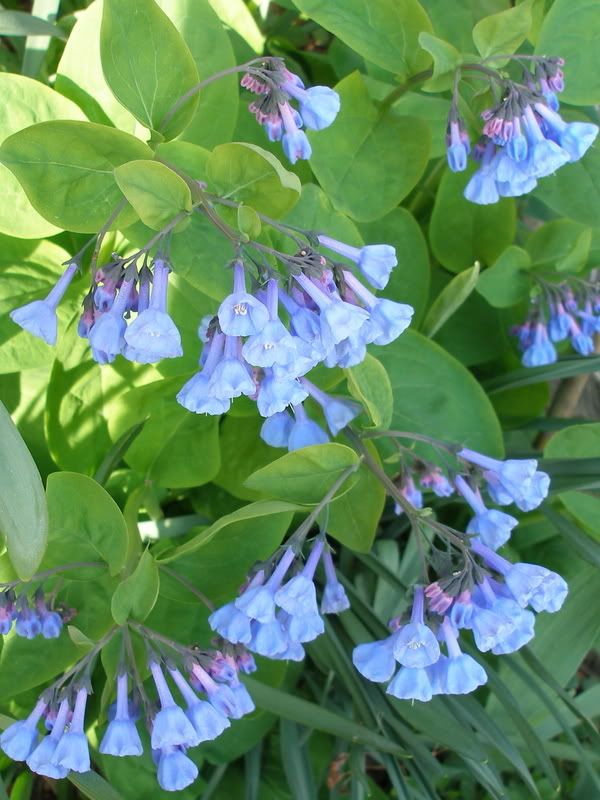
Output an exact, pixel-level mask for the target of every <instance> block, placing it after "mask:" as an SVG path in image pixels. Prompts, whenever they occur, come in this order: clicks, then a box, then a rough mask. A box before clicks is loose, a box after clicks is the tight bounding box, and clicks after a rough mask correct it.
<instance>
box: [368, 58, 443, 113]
mask: <svg viewBox="0 0 600 800" xmlns="http://www.w3.org/2000/svg"><path fill="white" fill-rule="evenodd" d="M432 75H433V69H431V68H429V69H424V70H423V71H422V72H417V73H416V74H415V75H411V77H410V78H408V79H407V80H406V81H404V83H401V84H400V86H396V88H395V89H392V91H391V92H390V93H389V94H387V95H386V96H385V97H384V98H383V100H382V101H381V105H380V111H381V113H382V114H385V112H386V111H387V110H388V108H390V106H392V105H393V104H394V103H395V102H396V100H399V99H400V98H401V97H402V95H404V94H406V92H408V91H410V89H411V88H412V87H413V86H415V85H416V84H417V83H423V81H426V80H428V79H429V78H431V76H432Z"/></svg>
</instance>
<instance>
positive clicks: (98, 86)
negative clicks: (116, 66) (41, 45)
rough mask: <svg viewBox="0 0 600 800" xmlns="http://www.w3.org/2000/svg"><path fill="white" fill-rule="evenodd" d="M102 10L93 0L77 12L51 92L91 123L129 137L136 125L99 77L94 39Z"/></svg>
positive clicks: (97, 43)
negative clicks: (124, 133) (74, 106)
mask: <svg viewBox="0 0 600 800" xmlns="http://www.w3.org/2000/svg"><path fill="white" fill-rule="evenodd" d="M102 10H103V7H102V0H93V2H92V3H91V4H90V5H89V6H88V7H87V8H86V9H84V10H81V11H78V12H77V14H76V20H77V21H76V23H75V27H74V28H73V30H72V31H71V33H70V34H69V39H68V41H67V44H66V46H65V49H64V51H63V54H62V56H61V59H60V61H59V63H58V67H57V75H56V84H55V88H56V91H57V92H60V93H61V94H62V95H65V97H68V98H70V99H71V100H72V101H73V102H74V103H77V105H78V106H79V108H81V109H82V110H83V111H84V112H85V114H86V116H87V118H88V119H89V120H90V121H91V122H101V123H103V124H105V125H115V126H116V127H118V128H120V129H121V130H123V131H127V132H128V133H133V132H134V130H135V127H136V125H139V123H138V122H137V121H136V119H135V117H134V116H133V115H132V114H130V113H129V111H127V109H125V108H123V106H122V105H121V104H120V103H119V101H118V100H117V99H116V98H115V96H114V95H113V93H112V92H111V90H110V88H109V86H108V84H107V83H106V80H105V79H104V75H103V74H102V63H101V61H100V36H99V35H98V31H99V30H100V25H101V24H102Z"/></svg>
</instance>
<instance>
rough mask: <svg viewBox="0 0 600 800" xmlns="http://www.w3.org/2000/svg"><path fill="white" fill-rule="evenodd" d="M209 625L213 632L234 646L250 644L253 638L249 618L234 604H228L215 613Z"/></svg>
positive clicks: (210, 618)
mask: <svg viewBox="0 0 600 800" xmlns="http://www.w3.org/2000/svg"><path fill="white" fill-rule="evenodd" d="M208 623H209V625H210V627H211V628H212V630H213V631H216V632H217V633H220V634H221V636H222V637H223V638H224V639H227V641H229V642H231V643H232V644H248V642H249V641H250V639H251V638H252V632H251V630H250V620H249V618H248V617H247V616H246V614H244V613H243V611H240V610H239V609H238V608H236V606H235V604H234V603H227V604H226V605H224V606H221V608H217V610H216V611H213V612H212V614H211V615H210V616H209V618H208Z"/></svg>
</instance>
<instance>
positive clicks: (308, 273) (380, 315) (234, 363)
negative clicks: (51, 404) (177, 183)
mask: <svg viewBox="0 0 600 800" xmlns="http://www.w3.org/2000/svg"><path fill="white" fill-rule="evenodd" d="M321 238H322V239H326V237H321ZM325 246H327V247H329V248H330V249H334V248H338V252H339V251H340V250H342V249H343V250H344V255H347V256H348V257H354V258H355V259H356V260H357V263H358V266H359V269H361V268H362V269H364V270H365V271H368V272H369V273H370V274H372V275H373V274H375V273H376V274H377V276H378V283H379V284H382V285H385V283H386V282H387V277H388V276H389V272H390V270H391V268H392V267H393V266H394V264H395V263H396V258H395V253H394V250H393V248H387V247H386V246H374V247H373V248H371V247H368V246H367V247H363V248H361V249H356V253H353V252H351V251H352V250H354V248H346V245H343V243H341V242H336V241H334V240H330V239H326V241H325ZM372 250H375V251H377V252H376V253H372V252H371V251H372ZM292 261H293V266H294V271H293V272H292V275H291V278H290V281H289V283H290V285H289V286H288V288H287V291H286V290H285V289H283V288H282V287H281V286H280V285H279V280H278V279H277V278H275V277H270V278H268V279H267V281H266V286H265V287H264V288H262V287H259V288H257V289H256V291H255V292H254V293H251V292H248V290H247V285H246V267H245V265H244V262H243V261H242V260H241V259H238V260H236V261H235V262H234V265H233V291H232V293H231V294H230V295H228V296H227V297H226V298H225V300H223V302H222V303H221V306H220V307H219V310H218V314H217V316H216V318H213V319H211V320H209V321H207V322H206V325H205V326H203V327H202V338H203V340H204V350H203V353H202V357H201V359H200V363H201V370H200V372H198V373H197V374H196V375H194V376H193V377H192V378H191V379H190V380H189V381H188V382H187V383H186V384H185V386H183V388H182V389H181V391H180V392H179V394H178V395H177V400H178V401H179V403H180V404H181V405H183V406H184V407H185V408H187V409H188V410H190V411H194V412H195V413H197V414H200V413H208V414H223V413H225V412H226V411H227V410H228V409H229V407H230V405H231V401H232V400H233V399H234V398H235V397H239V396H240V395H245V396H247V397H249V398H252V399H254V400H256V404H257V407H258V410H259V412H260V414H261V415H262V416H264V417H269V418H272V417H273V416H274V415H281V414H282V412H285V411H286V408H287V407H288V406H291V407H292V408H293V410H294V417H295V422H294V421H293V420H292V418H291V417H290V416H289V414H283V415H282V416H277V417H275V419H274V420H273V419H270V420H269V421H268V422H269V424H268V425H267V426H266V427H265V428H264V429H263V438H264V439H265V441H267V442H269V443H270V444H274V445H275V446H280V447H290V448H291V449H293V448H294V447H300V446H303V445H305V444H313V443H318V442H322V441H326V440H327V435H326V434H325V432H324V431H323V430H322V429H320V428H319V427H318V426H316V424H315V423H311V422H310V420H308V418H307V416H306V414H305V412H304V409H303V407H302V402H303V401H304V400H305V399H306V398H307V397H308V396H309V395H311V396H312V397H313V398H314V399H315V400H316V401H317V403H319V404H320V405H321V406H322V408H323V409H324V411H325V417H326V420H327V424H328V426H329V429H330V431H331V433H332V434H333V435H336V434H337V433H338V431H339V430H340V429H341V428H342V427H344V425H346V424H347V423H348V422H349V421H350V420H351V419H353V418H354V417H355V416H356V414H357V412H358V409H357V408H356V406H355V405H353V404H350V403H345V402H342V401H336V402H334V401H332V399H331V398H329V397H328V395H326V394H325V393H323V392H321V391H319V389H318V388H317V387H316V386H314V385H313V384H312V383H310V381H308V380H306V379H305V377H304V376H305V375H306V373H307V372H309V371H310V370H311V369H312V368H313V367H314V366H316V364H318V363H320V362H322V363H324V364H325V365H326V366H328V367H333V366H341V367H350V366H354V365H356V364H358V363H360V362H361V361H362V360H363V359H364V357H365V355H366V347H367V344H369V343H373V344H379V345H383V344H388V343H389V342H391V341H393V340H394V339H395V338H397V337H398V336H399V335H400V334H401V333H402V332H403V331H404V330H405V329H406V328H407V327H408V325H409V324H410V320H411V318H412V314H413V309H412V308H411V306H408V305H406V304H404V303H396V302H393V301H391V300H386V299H381V298H378V297H376V296H375V295H374V294H372V293H371V292H370V291H369V290H368V289H367V288H366V287H365V286H364V285H363V284H362V283H361V281H359V280H358V278H356V276H355V275H354V274H353V273H352V272H350V271H349V270H348V269H345V268H344V267H343V266H342V265H339V264H332V265H331V266H332V269H328V268H327V266H328V262H327V260H326V259H325V258H324V257H323V256H321V255H319V254H318V253H315V252H314V251H312V250H309V249H305V250H302V251H300V252H299V253H298V255H297V256H296V257H294V258H293V259H292ZM361 265H362V266H361ZM365 265H366V267H365ZM371 279H372V281H373V282H375V278H373V277H372V278H371ZM280 314H283V315H284V319H282V317H281V316H280ZM284 320H285V321H284ZM286 323H287V324H286Z"/></svg>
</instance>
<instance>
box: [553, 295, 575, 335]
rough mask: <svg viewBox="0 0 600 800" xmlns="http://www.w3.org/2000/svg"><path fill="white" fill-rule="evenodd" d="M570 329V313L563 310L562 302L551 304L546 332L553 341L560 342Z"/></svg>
mask: <svg viewBox="0 0 600 800" xmlns="http://www.w3.org/2000/svg"><path fill="white" fill-rule="evenodd" d="M570 329H571V315H570V314H568V313H567V312H566V311H565V308H564V306H563V304H562V303H561V302H560V301H558V302H557V303H556V304H554V305H552V306H551V309H550V320H549V322H548V333H549V334H550V338H551V339H552V341H553V342H562V341H564V340H565V339H566V338H567V336H568V335H569V331H570Z"/></svg>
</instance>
